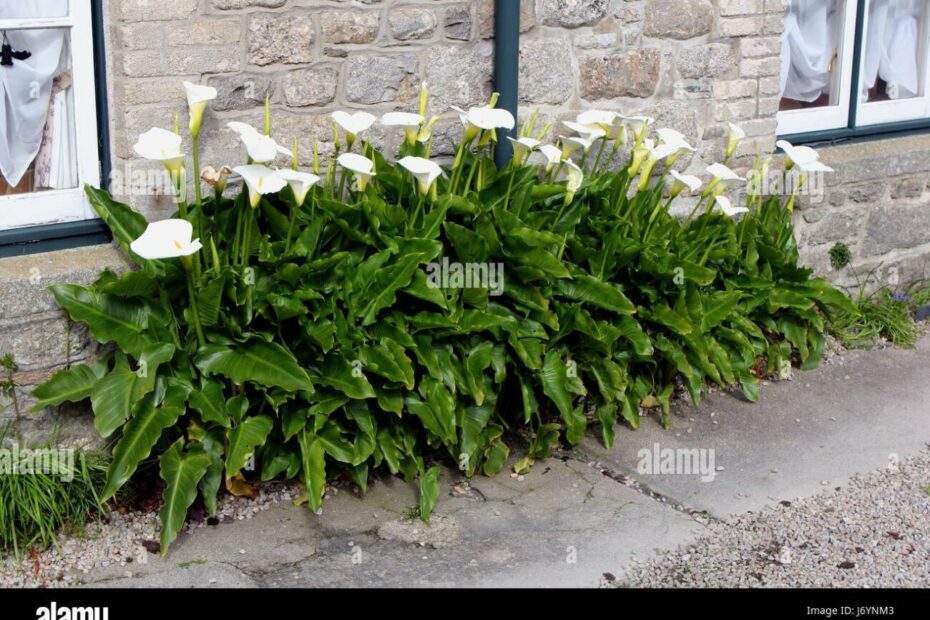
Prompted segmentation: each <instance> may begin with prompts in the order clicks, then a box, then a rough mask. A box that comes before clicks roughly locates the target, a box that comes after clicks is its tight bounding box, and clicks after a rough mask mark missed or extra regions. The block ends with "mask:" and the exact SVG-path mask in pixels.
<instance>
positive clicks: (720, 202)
mask: <svg viewBox="0 0 930 620" xmlns="http://www.w3.org/2000/svg"><path fill="white" fill-rule="evenodd" d="M714 200H715V202H716V203H717V206H718V207H719V208H720V211H722V212H723V214H724V215H726V216H727V217H733V216H734V215H739V214H740V213H749V209H747V208H746V207H734V206H733V205H732V204H730V199H729V198H727V197H726V196H717V197H716V198H715V199H714Z"/></svg>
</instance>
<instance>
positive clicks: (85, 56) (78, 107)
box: [0, 0, 100, 231]
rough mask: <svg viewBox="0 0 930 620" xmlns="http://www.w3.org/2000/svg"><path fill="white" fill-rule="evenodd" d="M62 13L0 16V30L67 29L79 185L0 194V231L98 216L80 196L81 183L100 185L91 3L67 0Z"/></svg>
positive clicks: (84, 0)
mask: <svg viewBox="0 0 930 620" xmlns="http://www.w3.org/2000/svg"><path fill="white" fill-rule="evenodd" d="M68 4H69V5H70V6H69V12H68V15H67V16H66V17H49V18H36V19H0V30H36V29H45V28H67V29H69V30H70V33H71V54H72V58H71V61H72V62H71V66H72V69H71V70H72V88H74V107H75V110H74V114H75V118H76V119H77V122H76V123H75V124H76V127H75V132H76V136H75V139H76V141H77V155H78V186H77V187H76V188H73V189H58V190H41V191H37V192H28V193H23V194H12V195H8V196H0V231H3V230H13V229H17V228H25V227H30V226H41V225H45V224H56V223H62V222H79V221H83V220H89V219H93V218H95V217H97V215H96V213H95V212H94V210H93V208H91V206H90V204H89V203H88V201H87V198H86V196H85V195H84V189H83V187H84V185H85V184H89V185H93V186H95V187H99V186H100V156H99V152H98V148H97V102H96V86H95V80H94V43H93V19H92V14H91V3H90V2H89V1H87V0H71V2H69V3H68Z"/></svg>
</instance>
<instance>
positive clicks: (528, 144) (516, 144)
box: [507, 136, 542, 162]
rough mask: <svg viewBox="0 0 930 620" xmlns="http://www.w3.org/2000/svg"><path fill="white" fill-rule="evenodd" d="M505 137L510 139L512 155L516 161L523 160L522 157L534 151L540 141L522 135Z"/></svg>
mask: <svg viewBox="0 0 930 620" xmlns="http://www.w3.org/2000/svg"><path fill="white" fill-rule="evenodd" d="M507 139H508V140H510V144H512V145H513V155H514V158H515V159H516V160H517V162H521V161H523V158H524V157H525V156H526V155H527V154H529V153H532V152H533V151H535V150H536V149H537V148H538V147H539V145H540V144H542V142H540V141H539V140H536V139H534V138H530V137H527V136H524V137H522V138H516V139H515V138H511V137H510V136H507Z"/></svg>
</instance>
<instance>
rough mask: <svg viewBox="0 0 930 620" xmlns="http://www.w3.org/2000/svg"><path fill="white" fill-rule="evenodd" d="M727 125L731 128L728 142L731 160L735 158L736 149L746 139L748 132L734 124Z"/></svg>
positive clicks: (728, 154)
mask: <svg viewBox="0 0 930 620" xmlns="http://www.w3.org/2000/svg"><path fill="white" fill-rule="evenodd" d="M727 125H729V127H730V137H729V139H728V140H727V159H729V158H730V157H732V156H733V153H734V152H736V147H737V146H739V143H740V142H742V140H743V138H745V137H746V132H745V131H743V129H742V128H741V127H739V126H737V125H734V124H733V123H727Z"/></svg>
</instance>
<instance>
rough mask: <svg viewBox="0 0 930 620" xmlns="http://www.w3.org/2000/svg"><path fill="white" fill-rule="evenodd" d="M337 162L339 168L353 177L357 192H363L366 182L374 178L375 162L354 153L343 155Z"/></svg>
mask: <svg viewBox="0 0 930 620" xmlns="http://www.w3.org/2000/svg"><path fill="white" fill-rule="evenodd" d="M337 161H338V162H339V165H340V166H342V167H343V168H345V169H346V170H349V171H350V172H352V174H353V175H355V179H356V181H357V182H358V191H360V192H363V191H365V188H366V187H367V186H368V182H369V181H370V180H371V179H372V178H373V177H374V176H375V162H373V161H371V160H370V159H368V158H367V157H363V156H362V155H358V154H356V153H343V154H342V155H340V156H339V159H338V160H337Z"/></svg>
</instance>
